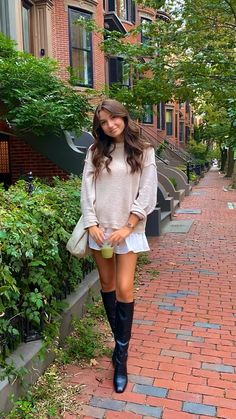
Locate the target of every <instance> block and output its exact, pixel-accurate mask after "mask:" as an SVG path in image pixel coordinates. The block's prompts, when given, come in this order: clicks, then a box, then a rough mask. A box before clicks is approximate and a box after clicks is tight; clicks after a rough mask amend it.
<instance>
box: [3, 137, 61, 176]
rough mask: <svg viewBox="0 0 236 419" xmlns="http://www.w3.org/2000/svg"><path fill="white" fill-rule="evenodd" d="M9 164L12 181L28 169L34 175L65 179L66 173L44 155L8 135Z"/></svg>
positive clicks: (24, 173) (27, 171)
mask: <svg viewBox="0 0 236 419" xmlns="http://www.w3.org/2000/svg"><path fill="white" fill-rule="evenodd" d="M9 145H10V165H11V174H12V182H15V181H16V180H18V179H19V178H20V177H21V176H23V175H26V174H27V173H29V172H30V171H31V172H32V173H33V176H34V177H40V178H50V177H53V176H60V177H61V178H64V179H66V178H67V177H68V174H67V173H65V172H64V171H63V170H61V169H60V168H59V167H57V166H56V165H55V164H53V163H52V162H51V161H50V160H48V159H47V158H46V157H44V156H42V155H41V154H39V153H38V152H37V151H35V150H33V149H32V148H31V147H30V145H28V144H27V143H25V142H24V141H23V140H21V139H18V138H16V137H13V136H10V137H9Z"/></svg>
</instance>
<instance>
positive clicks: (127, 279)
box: [116, 252, 138, 303]
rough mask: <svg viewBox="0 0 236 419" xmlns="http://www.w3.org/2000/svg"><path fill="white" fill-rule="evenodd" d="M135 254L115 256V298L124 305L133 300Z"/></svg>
mask: <svg viewBox="0 0 236 419" xmlns="http://www.w3.org/2000/svg"><path fill="white" fill-rule="evenodd" d="M137 257H138V255H137V253H133V252H130V253H126V254H124V255H116V258H117V261H116V298H117V300H119V301H122V302H124V303H129V302H132V301H133V300H134V274H135V268H136V263H137Z"/></svg>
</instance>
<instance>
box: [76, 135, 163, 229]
mask: <svg viewBox="0 0 236 419" xmlns="http://www.w3.org/2000/svg"><path fill="white" fill-rule="evenodd" d="M111 156H112V161H111V163H110V164H109V168H110V169H111V172H110V173H108V172H107V170H106V168H105V167H104V168H103V169H102V171H101V172H100V174H99V176H98V177H97V178H96V179H95V177H94V166H93V163H92V152H91V150H90V149H89V150H88V153H87V156H86V159H85V166H84V171H83V178H82V190H81V209H82V213H83V216H84V227H85V228H88V227H90V226H93V225H96V224H99V226H100V227H104V228H111V229H119V228H121V227H123V226H125V225H126V223H127V221H128V218H129V215H130V213H133V214H136V215H137V216H138V217H139V218H140V221H139V222H138V224H137V226H136V227H135V229H134V232H136V233H143V232H144V231H145V225H146V219H147V215H148V214H150V213H151V212H152V211H153V210H154V208H155V206H156V202H157V170H156V163H155V153H154V149H153V148H152V147H148V148H147V149H145V150H144V157H143V168H142V171H141V172H140V171H139V172H135V173H132V174H131V168H130V165H129V164H128V163H127V161H126V155H125V152H124V143H117V144H116V148H115V150H114V151H113V152H112V153H111Z"/></svg>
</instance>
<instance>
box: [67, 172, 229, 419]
mask: <svg viewBox="0 0 236 419" xmlns="http://www.w3.org/2000/svg"><path fill="white" fill-rule="evenodd" d="M228 184H229V180H228V179H225V178H224V177H223V175H220V174H219V173H218V171H217V170H214V169H212V170H210V171H209V172H208V173H206V175H205V177H204V178H202V179H201V181H200V182H199V183H198V185H196V186H194V187H193V189H192V192H191V194H190V196H188V197H186V198H185V199H184V201H183V202H182V204H181V209H200V210H201V212H200V214H199V213H198V214H193V213H191V211H190V212H189V213H188V212H186V213H178V214H176V216H175V217H174V218H173V220H178V221H181V220H193V224H192V226H191V228H190V230H189V231H188V232H187V233H166V234H163V235H162V236H161V237H154V238H151V239H150V247H151V252H150V259H151V263H150V264H148V265H145V266H144V267H143V268H142V271H141V275H140V283H139V285H138V288H137V290H136V296H135V301H136V303H135V314H134V324H133V331H132V339H131V343H130V351H129V359H128V372H129V384H128V386H127V389H126V391H125V392H124V393H122V394H117V393H115V392H114V391H113V386H112V378H113V367H112V364H111V361H110V359H108V358H103V359H102V360H99V364H98V365H97V366H95V367H91V368H87V369H85V370H81V368H79V367H77V366H69V367H67V377H66V380H67V381H68V382H69V383H70V384H73V383H76V384H78V383H80V384H85V386H84V389H83V391H82V393H81V394H80V395H79V398H80V400H81V401H82V402H83V404H82V406H81V411H80V414H79V415H78V414H73V415H72V414H68V413H67V414H65V416H64V418H65V419H76V418H84V419H86V418H87V419H88V418H106V419H149V418H162V419H209V418H225V419H236V345H235V341H236V326H235V323H236V262H235V254H236V209H233V207H234V206H231V207H232V209H230V208H229V206H228V202H233V203H234V202H235V203H236V191H226V190H224V189H225V187H227V185H228ZM235 208H236V205H235ZM157 271H158V272H159V274H158V273H157Z"/></svg>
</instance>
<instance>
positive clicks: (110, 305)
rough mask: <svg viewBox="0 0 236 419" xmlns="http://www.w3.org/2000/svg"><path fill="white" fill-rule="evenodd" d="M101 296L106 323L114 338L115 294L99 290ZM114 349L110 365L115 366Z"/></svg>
mask: <svg viewBox="0 0 236 419" xmlns="http://www.w3.org/2000/svg"><path fill="white" fill-rule="evenodd" d="M101 296H102V301H103V305H104V308H105V311H106V315H107V319H108V322H109V324H110V326H111V330H112V333H113V335H114V337H115V327H116V292H115V291H110V292H104V291H102V290H101ZM115 358H116V354H115V349H114V352H113V355H112V363H113V365H115Z"/></svg>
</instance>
